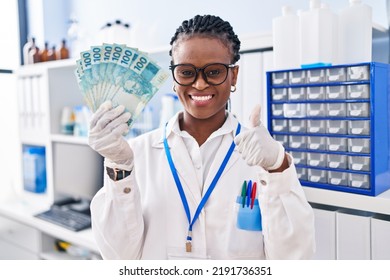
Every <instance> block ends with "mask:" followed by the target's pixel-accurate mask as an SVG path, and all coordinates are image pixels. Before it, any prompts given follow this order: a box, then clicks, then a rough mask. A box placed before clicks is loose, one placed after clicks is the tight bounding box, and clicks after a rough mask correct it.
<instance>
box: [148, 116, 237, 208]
mask: <svg viewBox="0 0 390 280" xmlns="http://www.w3.org/2000/svg"><path fill="white" fill-rule="evenodd" d="M178 120H179V113H178V114H176V115H175V116H174V117H173V118H172V119H171V120H170V121H169V122H168V124H167V127H166V129H167V131H166V135H167V139H168V145H169V147H170V150H171V154H172V158H173V160H174V163H175V167H176V170H177V172H178V174H179V176H180V180H181V181H182V185H183V188H184V189H187V190H188V192H187V194H188V195H187V200H188V202H189V203H191V204H192V203H193V204H192V205H193V206H195V207H196V206H197V205H198V204H199V202H200V200H201V198H202V196H203V195H204V193H205V192H206V191H207V189H208V187H209V186H210V184H211V181H212V180H213V179H214V176H215V174H216V173H217V171H218V169H219V167H220V166H221V164H222V161H223V159H224V157H225V156H226V153H227V151H228V149H229V147H230V145H231V144H232V141H233V138H234V135H235V132H236V129H237V125H238V121H237V120H236V119H235V117H234V116H233V115H232V114H228V117H227V119H226V121H225V123H224V125H223V126H222V127H221V128H220V129H218V130H217V131H215V132H214V133H213V134H212V135H211V136H210V138H211V137H217V136H222V137H223V139H222V142H221V145H220V146H219V148H218V152H217V153H216V156H215V159H214V161H213V163H212V164H211V166H210V170H209V173H208V176H207V178H206V180H205V184H204V187H203V192H201V191H200V190H201V189H202V188H200V184H201V182H198V179H197V176H196V170H195V167H194V166H193V165H192V164H188V163H189V162H191V161H192V160H191V157H190V155H189V153H188V151H187V148H186V146H185V143H184V141H183V138H182V137H181V136H179V135H178V133H177V132H176V131H177V130H178V131H180V129H179V121H178ZM162 129H165V127H163V128H162ZM210 138H209V139H210ZM163 139H164V138H163V130H161V137H160V140H158V141H156V143H155V144H154V145H153V146H154V148H163V147H164V145H163ZM184 151H185V152H184ZM239 157H240V156H239V154H238V153H233V154H232V155H231V158H230V160H229V162H228V164H227V165H226V167H225V170H224V172H223V174H224V173H226V171H227V170H229V169H230V168H231V167H232V166H233V165H234V163H235V162H236V161H237V159H238V158H239ZM223 174H222V176H223ZM195 182H197V183H195Z"/></svg>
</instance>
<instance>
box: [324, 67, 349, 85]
mask: <svg viewBox="0 0 390 280" xmlns="http://www.w3.org/2000/svg"><path fill="white" fill-rule="evenodd" d="M326 77H327V81H328V82H345V81H346V79H347V70H346V69H345V68H344V67H335V68H328V69H326Z"/></svg>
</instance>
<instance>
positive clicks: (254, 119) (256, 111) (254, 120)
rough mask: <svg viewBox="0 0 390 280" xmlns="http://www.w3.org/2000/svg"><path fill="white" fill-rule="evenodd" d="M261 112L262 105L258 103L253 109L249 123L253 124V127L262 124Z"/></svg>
mask: <svg viewBox="0 0 390 280" xmlns="http://www.w3.org/2000/svg"><path fill="white" fill-rule="evenodd" d="M260 112H261V106H260V104H257V105H256V106H255V107H254V108H253V110H252V113H251V115H250V117H249V123H250V125H251V127H252V128H253V127H257V126H259V125H260V123H261V122H260Z"/></svg>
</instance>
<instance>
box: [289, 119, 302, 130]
mask: <svg viewBox="0 0 390 280" xmlns="http://www.w3.org/2000/svg"><path fill="white" fill-rule="evenodd" d="M288 129H289V131H290V132H300V133H305V132H306V120H300V119H296V120H289V121H288Z"/></svg>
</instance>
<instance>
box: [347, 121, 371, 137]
mask: <svg viewBox="0 0 390 280" xmlns="http://www.w3.org/2000/svg"><path fill="white" fill-rule="evenodd" d="M348 134H352V135H370V121H355V120H353V121H352V120H351V121H348Z"/></svg>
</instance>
